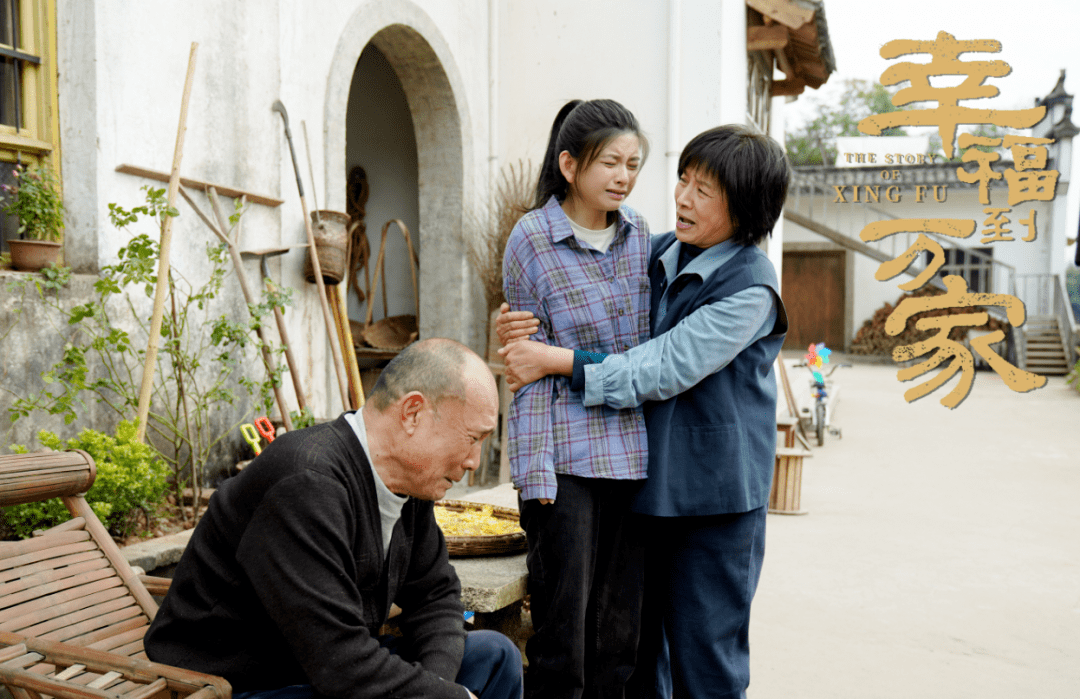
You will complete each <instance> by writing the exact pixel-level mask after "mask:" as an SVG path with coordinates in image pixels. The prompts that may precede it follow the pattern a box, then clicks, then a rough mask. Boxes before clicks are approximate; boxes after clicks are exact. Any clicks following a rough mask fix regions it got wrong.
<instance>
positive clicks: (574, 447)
mask: <svg viewBox="0 0 1080 699" xmlns="http://www.w3.org/2000/svg"><path fill="white" fill-rule="evenodd" d="M649 252H650V236H649V226H648V224H647V223H646V222H645V219H644V218H642V217H641V215H640V214H638V213H637V212H636V211H634V210H633V209H631V208H629V207H626V206H624V207H621V208H620V209H619V220H618V226H617V227H616V232H615V238H614V239H613V240H612V241H611V246H610V247H609V248H608V250H607V253H606V254H600V252H599V251H598V250H596V249H595V248H593V247H591V246H589V245H586V244H584V243H582V242H581V241H579V240H578V239H577V238H576V237H575V236H574V231H573V230H572V229H571V228H570V223H569V221H568V220H567V218H566V214H565V213H563V210H562V207H560V206H559V202H558V201H557V200H556V199H555V198H554V197H552V198H551V199H550V200H549V201H548V203H547V204H546V205H545V206H544V208H542V209H537V210H536V211H531V212H529V213H528V214H526V215H525V216H523V217H522V219H521V220H520V221H518V223H517V225H516V226H514V231H513V232H512V233H511V234H510V239H509V240H508V241H507V243H506V255H505V257H504V258H503V291H504V292H505V294H506V301H507V303H509V304H510V307H511V308H512V309H513V310H515V311H531V312H532V313H533V315H535V316H536V317H537V318H539V319H540V328H539V330H538V332H537V333H536V334H535V335H533V336H532V338H533V339H535V340H538V341H540V342H546V343H548V344H552V345H557V346H560V347H568V348H571V349H583V350H590V351H593V352H606V353H621V352H625V351H626V350H628V349H630V348H631V347H635V346H637V345H638V344H640V343H642V342H645V341H646V340H648V339H649V292H650V286H649V275H648V268H649ZM509 427H510V434H509V450H510V454H509V457H510V471H511V474H512V476H513V480H514V485H515V486H516V487H518V488H520V489H521V497H522V499H524V500H531V499H535V498H555V496H556V489H557V487H556V482H555V474H556V473H565V474H570V475H574V476H586V477H589V478H615V479H641V478H645V477H646V474H647V466H648V439H647V437H646V434H645V421H644V419H643V413H642V409H641V408H640V407H638V408H629V409H625V410H616V409H614V408H609V407H607V406H602V405H601V406H594V407H589V408H587V407H585V406H584V405H582V396H581V392H580V391H574V390H572V389H571V388H570V379H569V377H565V376H548V377H545V378H543V379H541V380H539V381H537V382H536V383H533V384H530V385H528V386H526V387H525V388H523V389H521V390H519V391H518V392H517V393H516V394H515V396H514V400H513V402H512V403H511V404H510V415H509Z"/></svg>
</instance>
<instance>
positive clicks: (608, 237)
mask: <svg viewBox="0 0 1080 699" xmlns="http://www.w3.org/2000/svg"><path fill="white" fill-rule="evenodd" d="M566 220H567V221H569V222H570V228H572V229H574V236H575V237H576V238H577V239H578V240H580V241H582V242H584V243H588V244H589V245H591V246H593V247H594V248H596V249H597V250H599V251H600V252H602V253H606V252H607V249H608V246H609V245H611V241H612V240H614V239H615V226H616V224H617V223H618V222H615V223H612V224H611V225H610V226H608V227H607V228H603V229H601V230H598V231H594V230H592V229H591V228H585V227H583V226H579V225H578V224H576V223H574V220H573V219H572V218H570V217H569V216H567V217H566Z"/></svg>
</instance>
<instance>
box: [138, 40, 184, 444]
mask: <svg viewBox="0 0 1080 699" xmlns="http://www.w3.org/2000/svg"><path fill="white" fill-rule="evenodd" d="M198 50H199V44H198V43H196V42H194V41H193V42H191V54H190V55H189V56H188V70H187V77H186V78H185V79H184V96H183V98H182V99H181V101H180V126H179V127H178V128H177V131H176V148H175V149H174V150H173V164H172V174H170V175H169V190H168V197H167V201H168V207H169V208H170V209H171V208H172V207H173V204H174V203H175V202H176V191H177V189H179V187H180V160H181V159H182V158H183V156H184V133H185V132H186V131H187V111H188V101H189V100H190V99H191V84H192V82H193V79H194V77H195V56H196V54H197V53H198ZM172 220H173V217H172V216H165V220H164V221H162V223H161V243H160V246H159V254H158V278H157V288H156V289H155V290H154V312H153V315H152V316H151V317H150V339H149V341H148V342H147V345H146V361H145V362H144V364H143V375H142V386H141V387H140V390H139V412H138V416H137V417H138V428H137V432H136V438H137V439H138V440H139V441H140V442H145V441H146V423H147V420H148V418H149V416H150V397H151V395H152V394H153V391H154V371H155V369H156V367H157V354H158V342H159V341H160V340H161V321H162V317H163V316H164V314H165V296H166V295H167V294H168V291H169V251H170V249H171V247H172Z"/></svg>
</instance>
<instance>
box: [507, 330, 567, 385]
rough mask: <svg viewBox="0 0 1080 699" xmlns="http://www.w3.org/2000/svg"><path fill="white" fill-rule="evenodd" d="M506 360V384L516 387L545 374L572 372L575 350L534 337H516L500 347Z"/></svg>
mask: <svg viewBox="0 0 1080 699" xmlns="http://www.w3.org/2000/svg"><path fill="white" fill-rule="evenodd" d="M499 356H501V357H502V358H503V362H505V363H506V385H507V386H508V387H509V388H510V390H511V391H517V390H518V389H519V388H521V387H522V386H527V385H528V384H531V383H532V382H533V381H537V380H539V379H542V378H544V377H545V376H547V375H548V374H562V375H564V376H570V375H572V374H573V373H574V351H573V350H568V349H563V348H562V347H552V346H551V345H545V344H544V343H542V342H536V341H535V340H526V339H524V338H521V339H518V340H516V341H513V342H511V343H510V344H508V345H506V346H505V347H503V348H502V349H500V350H499Z"/></svg>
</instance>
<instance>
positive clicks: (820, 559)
mask: <svg viewBox="0 0 1080 699" xmlns="http://www.w3.org/2000/svg"><path fill="white" fill-rule="evenodd" d="M803 371H804V372H805V370H803ZM896 371H897V368H896V366H895V365H860V364H857V365H856V366H854V367H853V368H852V369H848V370H841V371H840V372H838V373H837V374H836V375H835V377H834V378H835V379H836V380H837V381H838V382H839V383H840V384H842V391H841V394H840V399H839V403H838V405H837V408H836V413H835V416H834V423H835V424H838V425H840V426H841V427H842V428H843V438H842V439H839V440H837V439H831V440H827V441H826V443H825V446H824V447H821V448H818V447H814V448H813V454H814V456H813V457H812V458H809V459H806V460H805V465H804V471H803V488H802V507H803V508H804V509H806V510H808V511H809V514H808V515H806V516H783V515H773V516H770V517H769V523H768V527H769V529H768V534H767V544H766V556H765V567H764V570H763V573H762V579H761V584H760V586H759V588H758V593H757V597H756V599H755V603H754V612H753V618H752V625H751V648H752V651H751V659H752V668H751V685H750V691H749V696H750V697H751V699H774V698H775V699H779V698H781V697H783V698H784V699H789V698H791V697H799V698H800V699H813V698H817V697H821V698H823V699H824V698H828V699H846V698H851V699H866V698H867V697H874V698H875V699H891V698H893V697H895V698H897V699H900V698H901V697H902V698H904V699H909V698H910V697H913V696H920V697H934V698H935V699H937V698H939V697H940V698H946V697H948V698H951V697H979V698H980V699H994V698H998V697H1000V698H1001V699H1013V698H1015V697H1040V698H1042V699H1046V698H1049V697H1062V698H1066V697H1068V698H1070V699H1075V698H1076V697H1080V429H1078V428H1080V393H1077V392H1076V391H1075V390H1073V389H1072V388H1071V387H1068V386H1066V385H1065V382H1064V379H1063V378H1061V377H1056V378H1055V377H1051V378H1050V380H1049V383H1048V384H1047V386H1045V387H1043V388H1041V389H1038V390H1036V391H1033V392H1031V393H1026V394H1020V393H1014V392H1013V391H1011V390H1010V389H1009V388H1008V387H1007V386H1006V385H1005V383H1004V381H1002V379H1001V378H1000V377H999V376H998V375H997V374H995V373H993V372H988V371H980V372H978V373H977V374H976V378H975V383H974V386H973V388H972V391H971V393H970V394H969V396H968V397H967V399H966V400H965V401H964V402H963V403H961V404H960V405H959V406H958V407H957V408H956V409H954V410H949V409H947V408H945V407H943V406H942V405H940V404H939V403H938V401H939V400H940V399H941V398H942V397H943V395H944V391H943V389H938V391H935V392H934V393H931V394H930V395H929V396H927V397H926V398H923V399H921V400H918V401H916V402H914V403H907V402H906V401H905V400H904V398H903V393H904V391H905V390H907V389H908V388H910V387H912V386H913V385H915V383H913V382H908V383H904V384H901V383H900V382H899V381H898V380H897V378H896ZM795 376H796V375H795V374H792V377H793V380H794V377H795ZM954 382H955V379H954V380H953V382H950V383H949V384H947V385H946V386H945V387H943V388H944V389H950V388H951V387H952V385H953V384H954Z"/></svg>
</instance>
